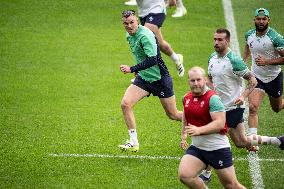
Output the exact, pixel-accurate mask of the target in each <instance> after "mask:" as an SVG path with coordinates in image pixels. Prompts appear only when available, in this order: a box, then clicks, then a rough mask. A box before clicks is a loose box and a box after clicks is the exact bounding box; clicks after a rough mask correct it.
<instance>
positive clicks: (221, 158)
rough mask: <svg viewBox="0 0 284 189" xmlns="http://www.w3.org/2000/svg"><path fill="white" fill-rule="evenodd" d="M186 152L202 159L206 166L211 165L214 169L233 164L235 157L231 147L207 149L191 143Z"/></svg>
mask: <svg viewBox="0 0 284 189" xmlns="http://www.w3.org/2000/svg"><path fill="white" fill-rule="evenodd" d="M186 154H189V155H192V156H194V157H197V158H198V159H200V160H201V161H202V162H203V163H204V164H205V165H206V166H208V165H211V166H212V167H213V168H214V169H224V168H227V167H231V166H232V165H233V157H232V152H231V149H230V148H221V149H219V150H213V151H206V150H201V149H199V148H196V147H195V146H193V145H191V146H190V147H189V148H188V149H187V150H186Z"/></svg>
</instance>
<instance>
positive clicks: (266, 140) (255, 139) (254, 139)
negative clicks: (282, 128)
mask: <svg viewBox="0 0 284 189" xmlns="http://www.w3.org/2000/svg"><path fill="white" fill-rule="evenodd" d="M249 139H250V141H251V145H253V146H258V145H261V144H263V145H267V144H272V145H276V146H279V145H280V144H281V142H280V140H279V139H278V138H276V137H268V136H260V135H251V136H249Z"/></svg>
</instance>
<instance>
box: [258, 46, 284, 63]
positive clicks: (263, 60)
mask: <svg viewBox="0 0 284 189" xmlns="http://www.w3.org/2000/svg"><path fill="white" fill-rule="evenodd" d="M278 52H279V54H280V57H278V58H273V59H266V58H265V57H264V56H261V55H259V56H258V57H256V59H255V63H256V64H257V65H258V66H263V65H283V64H284V49H283V50H281V51H278Z"/></svg>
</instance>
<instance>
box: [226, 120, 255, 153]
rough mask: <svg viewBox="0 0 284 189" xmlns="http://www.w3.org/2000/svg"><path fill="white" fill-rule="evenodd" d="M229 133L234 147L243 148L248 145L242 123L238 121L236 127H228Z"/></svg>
mask: <svg viewBox="0 0 284 189" xmlns="http://www.w3.org/2000/svg"><path fill="white" fill-rule="evenodd" d="M229 135H230V138H231V139H232V141H233V142H234V144H235V145H236V147H238V148H244V147H249V146H250V144H249V142H248V140H247V136H246V134H245V126H244V124H243V123H239V124H238V125H237V127H236V128H230V129H229Z"/></svg>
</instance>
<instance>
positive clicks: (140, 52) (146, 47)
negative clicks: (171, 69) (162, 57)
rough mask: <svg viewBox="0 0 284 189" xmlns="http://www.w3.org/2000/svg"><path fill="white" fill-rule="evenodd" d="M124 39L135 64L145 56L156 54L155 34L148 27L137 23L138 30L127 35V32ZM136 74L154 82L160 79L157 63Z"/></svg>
mask: <svg viewBox="0 0 284 189" xmlns="http://www.w3.org/2000/svg"><path fill="white" fill-rule="evenodd" d="M126 39H127V41H128V43H129V45H130V49H131V52H132V54H133V55H134V58H135V61H136V64H139V63H141V62H143V61H144V60H145V59H146V58H147V57H153V56H157V54H158V52H157V51H158V45H157V42H156V38H155V35H154V33H153V32H152V31H151V30H150V29H148V28H146V27H144V26H142V25H139V26H138V30H137V32H136V33H135V34H134V35H129V34H128V33H127V36H126ZM138 74H139V75H140V76H141V77H142V79H144V80H145V81H148V82H154V81H157V80H160V79H161V73H160V68H159V66H158V64H156V65H154V66H152V67H150V68H147V69H145V70H141V71H139V72H138Z"/></svg>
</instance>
